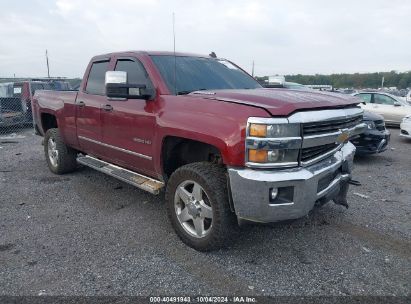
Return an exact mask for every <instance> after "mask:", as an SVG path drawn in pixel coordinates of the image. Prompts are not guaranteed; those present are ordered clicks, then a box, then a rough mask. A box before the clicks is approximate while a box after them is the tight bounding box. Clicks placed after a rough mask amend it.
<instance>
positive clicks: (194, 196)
mask: <svg viewBox="0 0 411 304" xmlns="http://www.w3.org/2000/svg"><path fill="white" fill-rule="evenodd" d="M174 209H175V212H176V215H177V219H178V221H179V223H180V225H181V226H182V227H183V228H184V230H185V231H186V232H187V233H188V234H189V235H190V236H193V237H195V238H203V237H205V236H207V235H208V234H209V233H210V231H211V228H212V226H213V209H212V207H211V204H210V200H209V198H208V195H207V193H206V192H205V191H204V189H203V188H202V187H201V186H200V184H198V183H197V182H195V181H192V180H186V181H184V182H182V183H181V184H180V185H178V187H177V189H176V191H175V194H174Z"/></svg>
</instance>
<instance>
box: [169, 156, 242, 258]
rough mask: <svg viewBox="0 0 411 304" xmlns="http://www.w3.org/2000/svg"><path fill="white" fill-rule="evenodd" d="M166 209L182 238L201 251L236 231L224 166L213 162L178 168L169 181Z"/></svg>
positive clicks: (222, 242)
mask: <svg viewBox="0 0 411 304" xmlns="http://www.w3.org/2000/svg"><path fill="white" fill-rule="evenodd" d="M166 202H167V211H168V216H169V218H170V221H171V224H172V226H173V228H174V230H175V231H176V233H177V235H178V236H179V237H180V239H181V240H182V241H183V242H184V243H185V244H187V245H189V246H191V247H193V248H194V249H197V250H200V251H208V250H213V249H217V248H219V247H221V246H223V245H224V243H225V241H227V240H228V237H229V236H230V235H231V234H232V233H233V231H234V230H233V229H232V228H233V226H234V224H235V217H234V214H233V213H232V212H231V210H230V207H229V204H228V195H227V182H226V177H225V170H224V168H222V167H221V166H218V165H214V164H210V163H205V162H204V163H192V164H188V165H185V166H183V167H181V168H179V169H177V170H176V171H175V172H174V173H173V174H172V175H171V178H170V180H169V181H168V185H167V191H166Z"/></svg>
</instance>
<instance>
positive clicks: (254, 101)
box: [189, 88, 361, 116]
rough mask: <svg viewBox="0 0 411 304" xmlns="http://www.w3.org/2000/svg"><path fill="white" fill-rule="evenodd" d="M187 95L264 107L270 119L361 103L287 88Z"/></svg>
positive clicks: (336, 95) (342, 96) (345, 98)
mask: <svg viewBox="0 0 411 304" xmlns="http://www.w3.org/2000/svg"><path fill="white" fill-rule="evenodd" d="M189 95H190V96H197V97H200V96H201V97H202V98H206V99H214V100H221V101H226V102H232V103H239V104H244V105H249V106H254V107H259V108H264V109H266V110H267V111H268V112H270V114H271V115H273V116H288V115H290V114H291V113H293V112H296V111H299V110H308V109H316V108H323V109H326V108H342V107H347V106H350V105H355V104H359V103H360V102H361V100H360V99H358V98H357V97H353V96H351V95H343V94H335V93H329V92H327V93H326V92H317V91H301V90H290V89H264V88H263V89H245V90H209V91H195V92H192V93H190V94H189Z"/></svg>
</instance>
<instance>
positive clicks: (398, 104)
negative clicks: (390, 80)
mask: <svg viewBox="0 0 411 304" xmlns="http://www.w3.org/2000/svg"><path fill="white" fill-rule="evenodd" d="M353 95H354V96H357V97H359V98H360V99H362V103H361V108H363V109H364V110H366V111H370V112H373V113H376V114H380V115H382V116H383V117H384V120H385V123H386V124H387V125H393V126H399V125H400V123H401V121H402V119H403V118H404V117H405V116H407V115H411V106H409V105H407V103H406V102H404V101H403V100H401V99H400V98H398V97H397V96H394V95H391V94H389V93H385V92H360V93H356V94H353Z"/></svg>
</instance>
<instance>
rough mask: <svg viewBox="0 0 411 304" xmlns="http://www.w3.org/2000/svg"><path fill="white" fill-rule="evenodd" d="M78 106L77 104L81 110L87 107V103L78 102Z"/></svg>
mask: <svg viewBox="0 0 411 304" xmlns="http://www.w3.org/2000/svg"><path fill="white" fill-rule="evenodd" d="M76 104H77V105H78V106H79V107H80V108H82V107H85V106H86V103H85V102H84V101H82V100H79V101H77V102H76Z"/></svg>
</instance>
